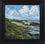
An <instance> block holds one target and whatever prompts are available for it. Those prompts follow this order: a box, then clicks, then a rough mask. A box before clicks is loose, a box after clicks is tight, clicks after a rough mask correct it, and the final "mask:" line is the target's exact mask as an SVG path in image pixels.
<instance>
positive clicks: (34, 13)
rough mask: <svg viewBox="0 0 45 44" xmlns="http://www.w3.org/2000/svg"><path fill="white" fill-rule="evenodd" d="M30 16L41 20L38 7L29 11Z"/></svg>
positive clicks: (33, 7)
mask: <svg viewBox="0 0 45 44" xmlns="http://www.w3.org/2000/svg"><path fill="white" fill-rule="evenodd" d="M29 15H30V16H31V17H32V18H33V19H36V20H39V17H40V11H39V10H38V7H37V6H32V7H31V10H29Z"/></svg>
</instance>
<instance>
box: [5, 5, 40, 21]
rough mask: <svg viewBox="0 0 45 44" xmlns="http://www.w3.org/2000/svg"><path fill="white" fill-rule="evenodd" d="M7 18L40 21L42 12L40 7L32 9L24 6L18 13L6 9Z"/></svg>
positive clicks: (14, 10)
mask: <svg viewBox="0 0 45 44" xmlns="http://www.w3.org/2000/svg"><path fill="white" fill-rule="evenodd" d="M6 8H7V9H6V11H8V13H7V12H6V13H5V14H6V15H5V17H6V18H9V19H18V20H39V18H40V11H39V9H38V6H32V7H31V9H29V7H28V6H27V5H24V6H23V7H22V8H21V9H19V10H18V11H17V10H16V9H9V8H8V7H6Z"/></svg>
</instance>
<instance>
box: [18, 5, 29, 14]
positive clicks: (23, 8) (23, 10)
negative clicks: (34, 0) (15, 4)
mask: <svg viewBox="0 0 45 44" xmlns="http://www.w3.org/2000/svg"><path fill="white" fill-rule="evenodd" d="M28 11H29V8H28V6H26V5H24V6H23V7H22V9H20V10H19V12H20V13H21V14H23V13H25V12H28Z"/></svg>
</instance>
